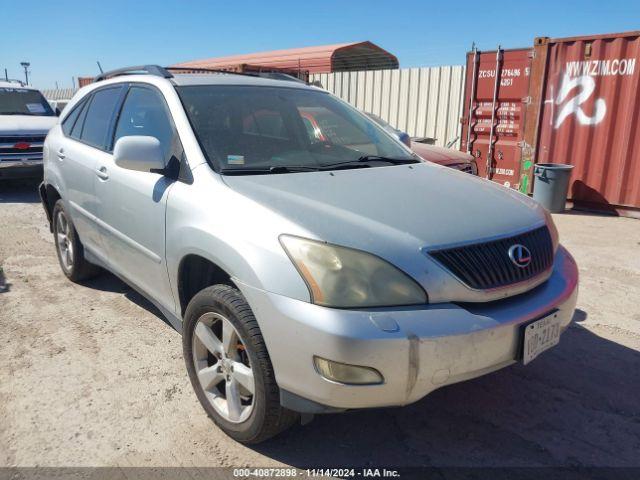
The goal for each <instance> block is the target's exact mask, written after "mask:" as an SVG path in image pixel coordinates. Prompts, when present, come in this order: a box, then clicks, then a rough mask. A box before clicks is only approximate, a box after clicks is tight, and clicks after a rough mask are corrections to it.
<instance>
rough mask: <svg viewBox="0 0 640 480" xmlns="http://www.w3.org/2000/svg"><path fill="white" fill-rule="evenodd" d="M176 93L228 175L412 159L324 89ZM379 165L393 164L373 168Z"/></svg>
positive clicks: (217, 88)
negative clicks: (365, 160)
mask: <svg viewBox="0 0 640 480" xmlns="http://www.w3.org/2000/svg"><path fill="white" fill-rule="evenodd" d="M176 90H177V91H178V94H179V95H180V97H181V99H182V103H183V105H184V107H185V110H186V113H187V116H188V117H189V119H190V120H191V124H192V125H193V129H194V132H195V134H196V136H197V137H198V140H199V141H200V145H201V146H202V148H203V150H204V152H205V154H206V155H207V157H208V158H209V160H211V161H212V163H214V164H217V166H218V167H219V168H221V169H224V170H225V173H226V172H228V171H230V170H242V169H253V170H261V171H265V170H267V171H268V170H270V169H271V167H286V166H296V167H300V166H304V167H307V168H314V167H315V168H321V167H326V166H331V165H334V164H336V163H344V162H358V161H359V160H360V159H361V158H362V157H363V156H367V155H379V156H384V157H390V158H393V159H397V160H403V161H404V160H407V161H413V160H414V158H413V157H412V156H411V153H410V152H408V151H407V150H406V149H405V148H404V147H403V146H401V145H399V144H398V142H396V141H394V140H392V139H391V138H389V136H388V135H387V134H386V133H384V132H383V130H382V129H381V128H380V127H379V126H378V125H377V124H376V123H375V122H373V121H371V120H370V119H369V118H367V117H365V116H363V115H362V114H360V113H359V112H357V111H356V110H355V109H353V108H352V107H350V106H349V105H347V104H346V103H344V102H341V101H340V100H338V99H336V98H334V97H332V96H331V95H329V94H327V93H324V92H321V91H316V90H311V89H297V88H274V87H262V86H260V87H249V86H227V85H203V86H183V87H176ZM361 164H362V163H361ZM381 165H387V164H385V163H382V162H378V163H376V164H372V166H381ZM366 166H369V165H366Z"/></svg>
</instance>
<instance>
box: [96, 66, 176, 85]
mask: <svg viewBox="0 0 640 480" xmlns="http://www.w3.org/2000/svg"><path fill="white" fill-rule="evenodd" d="M137 73H146V74H148V75H155V76H156V77H162V78H172V77H173V75H171V73H170V72H169V71H168V70H167V69H166V68H163V67H161V66H159V65H138V66H135V67H124V68H118V69H116V70H110V71H108V72H104V73H101V74H100V75H98V76H96V77H95V78H94V79H93V81H94V82H99V81H101V80H106V79H108V78H113V77H118V76H120V75H135V74H137Z"/></svg>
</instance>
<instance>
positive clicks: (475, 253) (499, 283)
mask: <svg viewBox="0 0 640 480" xmlns="http://www.w3.org/2000/svg"><path fill="white" fill-rule="evenodd" d="M515 244H520V245H524V246H525V247H527V248H528V249H529V251H530V252H531V263H529V265H527V266H526V267H524V268H521V267H518V266H517V265H515V264H514V263H513V262H512V261H511V259H510V258H509V248H511V247H512V246H513V245H515ZM428 253H429V255H431V256H432V257H433V258H435V259H436V260H437V261H438V262H440V264H442V265H443V266H444V267H446V268H447V269H448V270H449V271H451V273H453V274H454V275H455V276H456V277H458V278H459V279H460V280H461V281H462V282H463V283H465V284H466V285H467V286H469V287H471V288H473V289H476V290H488V289H492V288H500V287H505V286H508V285H512V284H514V283H519V282H523V281H526V280H529V279H531V278H533V277H536V276H537V275H539V274H541V273H543V272H545V271H547V270H548V269H549V268H551V266H552V265H553V243H552V240H551V235H550V234H549V230H548V228H547V227H546V226H544V227H540V228H537V229H535V230H531V231H529V232H526V233H523V234H520V235H515V236H513V237H509V238H501V239H498V240H492V241H489V242H483V243H476V244H472V245H465V246H462V247H455V248H444V249H439V250H432V251H429V252H428Z"/></svg>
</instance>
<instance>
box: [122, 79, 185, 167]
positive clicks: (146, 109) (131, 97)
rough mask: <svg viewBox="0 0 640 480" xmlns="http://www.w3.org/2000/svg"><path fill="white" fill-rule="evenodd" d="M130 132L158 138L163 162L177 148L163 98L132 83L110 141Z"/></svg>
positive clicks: (151, 90) (166, 160) (148, 89)
mask: <svg viewBox="0 0 640 480" xmlns="http://www.w3.org/2000/svg"><path fill="white" fill-rule="evenodd" d="M132 135H142V136H150V137H155V138H157V139H158V140H159V141H160V146H161V147H162V152H163V153H164V159H165V162H168V161H169V160H170V159H171V156H172V155H174V153H175V152H176V151H177V149H176V146H177V142H178V137H177V135H176V133H175V129H174V127H173V123H172V122H171V119H170V117H169V111H168V108H167V106H166V103H165V101H164V98H163V97H162V95H161V94H160V93H159V92H157V91H155V90H153V89H151V88H146V87H136V86H133V87H131V88H130V89H129V92H128V93H127V97H126V98H125V101H124V104H123V105H122V111H121V112H120V118H119V119H118V125H117V127H116V131H115V135H114V138H113V143H114V145H115V142H117V141H118V139H119V138H122V137H127V136H132Z"/></svg>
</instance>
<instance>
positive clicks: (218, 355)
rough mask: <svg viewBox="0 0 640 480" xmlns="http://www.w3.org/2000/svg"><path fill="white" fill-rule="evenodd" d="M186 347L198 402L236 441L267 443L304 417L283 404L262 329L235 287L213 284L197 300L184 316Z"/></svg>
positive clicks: (193, 301)
mask: <svg viewBox="0 0 640 480" xmlns="http://www.w3.org/2000/svg"><path fill="white" fill-rule="evenodd" d="M182 345H183V350H184V358H185V361H186V365H187V372H188V373H189V379H190V380H191V384H192V385H193V388H194V390H195V391H196V395H197V397H198V400H200V403H201V404H202V406H203V408H204V409H205V411H206V412H207V414H208V415H209V417H211V418H212V419H213V421H214V422H215V424H216V425H218V427H220V428H221V429H222V430H223V431H224V432H225V433H226V434H227V435H229V436H230V437H232V438H233V439H234V440H237V441H239V442H242V443H246V444H255V443H259V442H262V441H264V440H267V439H268V438H271V437H273V436H274V435H277V434H278V433H280V432H282V431H283V430H285V429H287V428H289V427H290V426H291V425H293V423H295V421H296V420H297V419H298V418H299V417H298V414H296V413H295V412H292V411H290V410H287V409H285V408H283V407H282V406H281V405H280V391H279V389H278V385H277V384H276V381H275V375H274V372H273V367H272V365H271V360H270V358H269V354H268V352H267V348H266V346H265V343H264V339H263V338H262V334H261V332H260V328H259V327H258V323H257V321H256V319H255V317H254V316H253V313H252V312H251V308H250V307H249V305H248V304H247V302H246V300H245V299H244V297H243V296H242V294H241V293H240V292H239V291H238V290H237V289H236V288H233V287H231V286H228V285H214V286H212V287H207V288H205V289H204V290H202V291H201V292H199V293H198V294H196V295H195V296H194V297H193V299H192V300H191V301H190V302H189V305H188V307H187V310H186V312H185V317H184V324H183V335H182Z"/></svg>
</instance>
